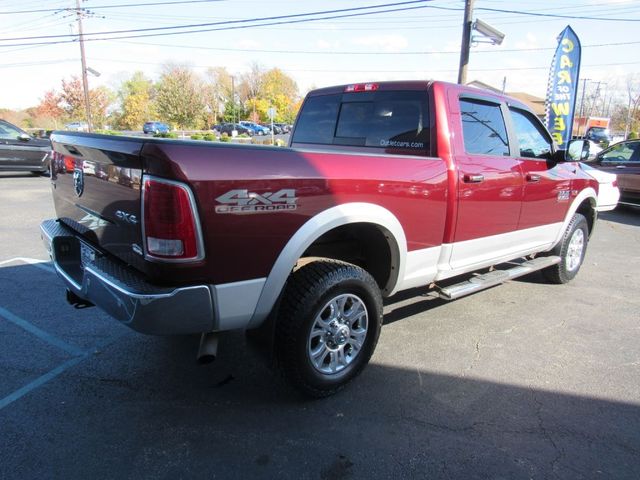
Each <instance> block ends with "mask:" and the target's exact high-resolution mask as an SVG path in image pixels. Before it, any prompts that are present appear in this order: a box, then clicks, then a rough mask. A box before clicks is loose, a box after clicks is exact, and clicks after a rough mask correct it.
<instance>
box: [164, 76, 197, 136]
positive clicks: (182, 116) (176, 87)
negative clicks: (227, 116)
mask: <svg viewBox="0 0 640 480" xmlns="http://www.w3.org/2000/svg"><path fill="white" fill-rule="evenodd" d="M156 91H157V97H156V103H157V107H158V113H159V114H160V117H161V118H162V119H166V120H168V121H169V122H171V123H173V124H175V125H176V126H178V127H179V128H192V127H196V126H198V125H197V124H198V121H199V120H200V119H201V118H203V116H204V112H205V105H204V101H203V98H202V95H201V91H202V81H201V80H200V79H199V78H198V76H197V75H196V74H195V72H194V71H193V70H192V69H191V68H190V67H188V66H186V65H172V64H169V65H166V66H165V67H164V72H163V74H162V76H161V77H160V80H159V82H158V84H157V89H156Z"/></svg>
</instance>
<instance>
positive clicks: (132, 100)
mask: <svg viewBox="0 0 640 480" xmlns="http://www.w3.org/2000/svg"><path fill="white" fill-rule="evenodd" d="M118 98H119V100H120V105H121V114H120V117H119V119H118V123H119V125H120V127H122V128H124V129H127V130H140V129H141V128H142V124H143V123H144V122H146V121H148V120H155V119H156V117H157V113H156V108H155V105H154V104H153V101H152V100H153V82H152V81H151V80H149V79H147V78H146V77H145V76H144V73H142V72H140V71H138V72H135V73H134V74H133V76H132V77H131V78H130V79H129V80H126V81H125V82H123V83H122V85H121V86H120V89H119V91H118Z"/></svg>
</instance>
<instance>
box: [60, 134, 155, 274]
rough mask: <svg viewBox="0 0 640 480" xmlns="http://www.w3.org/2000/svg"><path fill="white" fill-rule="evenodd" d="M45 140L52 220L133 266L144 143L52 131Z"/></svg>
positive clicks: (139, 232) (137, 245)
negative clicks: (49, 144) (47, 141)
mask: <svg viewBox="0 0 640 480" xmlns="http://www.w3.org/2000/svg"><path fill="white" fill-rule="evenodd" d="M51 142H52V145H53V149H54V154H53V160H52V168H51V173H52V174H51V183H52V188H53V199H54V204H55V209H56V214H57V217H58V218H59V219H60V221H61V222H62V223H64V224H66V225H67V226H69V227H71V228H72V229H73V230H75V231H77V232H78V233H80V235H82V237H84V238H85V239H86V240H87V242H88V243H90V244H91V245H93V246H95V247H98V248H99V249H102V250H105V251H107V252H110V253H111V254H113V255H115V256H116V257H118V258H120V259H121V260H122V261H124V262H126V263H127V264H131V265H136V264H139V263H140V262H141V261H142V257H141V255H140V252H142V229H141V217H140V214H141V180H142V160H141V158H140V150H141V148H142V145H143V144H144V139H143V138H140V139H138V138H120V137H115V136H109V135H95V134H82V133H76V132H74V133H71V132H55V133H54V134H53V135H52V137H51Z"/></svg>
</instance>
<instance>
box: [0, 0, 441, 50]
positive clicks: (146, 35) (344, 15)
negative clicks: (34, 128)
mask: <svg viewBox="0 0 640 480" xmlns="http://www.w3.org/2000/svg"><path fill="white" fill-rule="evenodd" d="M425 1H432V0H416V1H412V2H402V3H399V4H397V5H403V4H412V3H422V2H425ZM388 5H394V4H388ZM426 7H427V6H426V5H420V6H415V7H403V8H394V9H387V10H377V11H374V12H359V13H351V14H341V15H333V16H328V17H319V18H303V19H297V20H285V21H277V22H271V23H261V24H252V25H234V26H223V27H221V28H204V29H200V30H188V31H182V32H163V33H148V34H143V35H124V36H119V37H106V38H86V39H85V41H109V40H122V39H128V38H145V37H165V36H169V35H184V34H192V33H203V32H218V31H225V30H240V29H245V28H256V27H265V26H270V25H287V24H294V23H303V22H315V21H321V20H331V19H335V18H349V17H359V16H363V15H377V14H381V13H393V12H404V11H409V10H417V9H422V8H426ZM363 8H379V6H370V7H359V8H356V9H348V10H361V9H363ZM320 13H322V12H320ZM315 14H319V13H315ZM305 15H313V14H298V15H293V17H299V16H305ZM284 17H287V16H284ZM289 17H292V16H289ZM272 18H278V17H272ZM249 21H254V22H255V21H260V20H257V19H253V20H239V21H232V22H215V23H210V24H203V25H228V24H229V23H240V22H249ZM187 27H189V26H182V27H180V26H174V27H159V28H152V29H134V30H126V31H123V32H139V31H150V30H153V31H156V30H171V29H176V28H187ZM117 33H118V32H98V33H93V34H87V35H97V34H117ZM70 36H72V37H74V38H73V39H71V40H59V41H52V42H29V43H13V44H6V45H1V46H3V47H21V46H27V45H58V44H64V43H72V42H75V41H76V37H77V35H51V36H42V37H23V38H5V39H0V41H12V40H25V39H29V38H33V39H37V38H57V37H70Z"/></svg>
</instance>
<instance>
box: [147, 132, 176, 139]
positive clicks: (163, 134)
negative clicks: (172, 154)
mask: <svg viewBox="0 0 640 480" xmlns="http://www.w3.org/2000/svg"><path fill="white" fill-rule="evenodd" d="M153 136H154V137H156V138H178V134H177V133H174V132H160V133H155V134H154V135H153Z"/></svg>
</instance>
